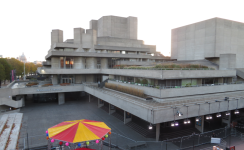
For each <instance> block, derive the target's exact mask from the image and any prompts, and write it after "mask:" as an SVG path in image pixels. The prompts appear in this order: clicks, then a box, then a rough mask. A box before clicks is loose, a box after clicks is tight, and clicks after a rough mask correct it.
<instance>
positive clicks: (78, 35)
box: [74, 28, 85, 44]
mask: <svg viewBox="0 0 244 150" xmlns="http://www.w3.org/2000/svg"><path fill="white" fill-rule="evenodd" d="M83 33H85V30H84V29H83V28H74V43H75V44H81V43H82V34H83Z"/></svg>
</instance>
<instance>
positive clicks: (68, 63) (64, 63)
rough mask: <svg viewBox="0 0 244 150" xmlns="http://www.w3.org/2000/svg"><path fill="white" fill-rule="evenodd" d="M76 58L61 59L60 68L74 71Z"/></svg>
mask: <svg viewBox="0 0 244 150" xmlns="http://www.w3.org/2000/svg"><path fill="white" fill-rule="evenodd" d="M73 65H74V58H72V57H60V68H65V69H73Z"/></svg>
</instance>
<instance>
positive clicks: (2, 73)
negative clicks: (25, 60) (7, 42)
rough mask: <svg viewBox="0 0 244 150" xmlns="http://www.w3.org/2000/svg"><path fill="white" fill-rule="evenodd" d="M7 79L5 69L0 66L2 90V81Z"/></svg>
mask: <svg viewBox="0 0 244 150" xmlns="http://www.w3.org/2000/svg"><path fill="white" fill-rule="evenodd" d="M4 79H5V69H4V67H3V65H2V64H0V88H1V85H2V80H4Z"/></svg>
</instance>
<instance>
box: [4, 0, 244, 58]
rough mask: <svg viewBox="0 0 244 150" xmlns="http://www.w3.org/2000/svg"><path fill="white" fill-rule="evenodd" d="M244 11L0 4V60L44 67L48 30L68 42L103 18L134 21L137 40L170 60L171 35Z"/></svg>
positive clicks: (237, 6) (139, 3)
mask: <svg viewBox="0 0 244 150" xmlns="http://www.w3.org/2000/svg"><path fill="white" fill-rule="evenodd" d="M243 8H244V1H243V0H66V1H63V0H39V1H38V0H1V3H0V19H1V23H0V44H1V49H0V55H3V56H4V57H18V56H19V55H21V54H22V52H24V53H25V55H26V57H27V59H28V60H29V61H35V60H41V61H43V60H45V55H46V54H47V51H48V50H49V48H50V44H51V37H50V35H51V30H52V29H61V30H63V32H64V40H66V39H72V38H73V28H75V27H82V28H85V29H88V28H89V21H90V20H92V19H99V18H100V17H102V16H106V15H113V16H121V17H128V16H134V17H138V39H140V40H144V42H145V44H149V45H156V46H157V51H160V52H162V53H163V54H164V55H170V49H171V44H170V41H171V29H173V28H177V27H180V26H184V25H187V24H191V23H195V22H198V21H202V20H206V19H210V18H214V17H220V18H226V19H230V20H235V21H239V22H244V9H243Z"/></svg>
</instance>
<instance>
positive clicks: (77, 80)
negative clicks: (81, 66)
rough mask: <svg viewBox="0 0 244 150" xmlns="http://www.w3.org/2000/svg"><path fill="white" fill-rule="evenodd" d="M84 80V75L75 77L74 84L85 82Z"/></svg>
mask: <svg viewBox="0 0 244 150" xmlns="http://www.w3.org/2000/svg"><path fill="white" fill-rule="evenodd" d="M85 79H86V77H85V75H82V74H77V75H75V83H77V84H80V83H82V82H85Z"/></svg>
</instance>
